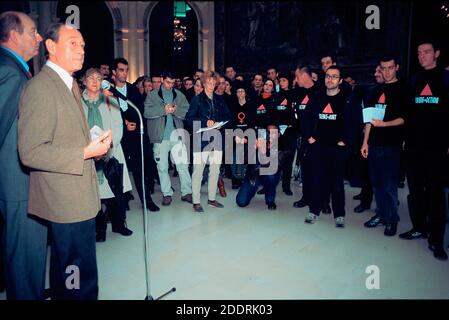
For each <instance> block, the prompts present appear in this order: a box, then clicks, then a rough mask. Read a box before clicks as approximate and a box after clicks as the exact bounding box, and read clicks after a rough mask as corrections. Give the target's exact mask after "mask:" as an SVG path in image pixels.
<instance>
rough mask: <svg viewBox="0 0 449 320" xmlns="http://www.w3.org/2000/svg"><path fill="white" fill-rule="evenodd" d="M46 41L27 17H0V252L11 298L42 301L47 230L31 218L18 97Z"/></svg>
mask: <svg viewBox="0 0 449 320" xmlns="http://www.w3.org/2000/svg"><path fill="white" fill-rule="evenodd" d="M41 41H42V38H41V36H40V35H39V33H38V32H37V30H36V25H35V23H34V22H33V20H31V19H30V18H29V17H28V16H27V15H26V14H24V13H21V12H13V11H8V12H4V13H2V14H0V92H1V94H0V220H2V224H4V228H3V230H2V231H3V232H0V233H3V239H2V240H3V241H1V243H2V244H1V246H0V248H1V250H0V251H1V252H2V264H3V266H4V270H5V271H6V272H5V278H6V297H7V299H12V300H15V299H26V300H31V299H32V300H34V299H42V298H43V294H44V288H45V260H46V250H47V227H46V226H45V224H43V223H42V221H39V219H37V218H35V217H33V216H29V215H28V214H27V206H28V185H29V172H28V171H27V169H26V168H24V167H23V165H22V164H21V162H20V160H19V154H18V151H17V119H18V113H19V108H18V106H19V99H20V94H21V93H22V90H23V87H24V86H25V84H26V82H27V81H28V79H30V76H31V74H30V73H29V67H28V65H27V64H26V61H28V60H30V59H31V58H33V57H34V56H35V55H37V53H38V49H39V44H40V42H41ZM0 231H1V230H0Z"/></svg>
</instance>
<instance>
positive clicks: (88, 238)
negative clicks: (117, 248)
mask: <svg viewBox="0 0 449 320" xmlns="http://www.w3.org/2000/svg"><path fill="white" fill-rule="evenodd" d="M50 231H51V235H52V237H51V238H52V240H51V260H50V288H51V299H52V300H96V299H97V298H98V272H97V256H96V251H95V245H96V242H95V219H89V220H86V221H82V222H76V223H56V222H50Z"/></svg>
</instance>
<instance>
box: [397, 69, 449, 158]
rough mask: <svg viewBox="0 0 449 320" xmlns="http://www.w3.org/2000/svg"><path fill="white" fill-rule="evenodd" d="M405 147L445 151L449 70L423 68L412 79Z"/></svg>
mask: <svg viewBox="0 0 449 320" xmlns="http://www.w3.org/2000/svg"><path fill="white" fill-rule="evenodd" d="M410 87H411V101H410V107H409V108H408V111H407V113H406V119H405V129H406V139H405V141H406V147H409V148H419V149H433V150H440V151H444V150H447V149H448V147H449V72H448V71H445V70H442V69H440V68H434V69H431V70H422V71H421V72H419V73H417V74H416V75H415V76H414V77H413V78H412V80H411V83H410Z"/></svg>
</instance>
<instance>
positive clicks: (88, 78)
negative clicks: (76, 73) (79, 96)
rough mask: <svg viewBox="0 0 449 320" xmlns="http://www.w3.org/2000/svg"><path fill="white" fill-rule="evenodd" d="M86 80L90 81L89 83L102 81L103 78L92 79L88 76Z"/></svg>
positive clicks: (92, 77)
mask: <svg viewBox="0 0 449 320" xmlns="http://www.w3.org/2000/svg"><path fill="white" fill-rule="evenodd" d="M87 80H90V81H102V80H103V78H100V77H94V76H89V77H87Z"/></svg>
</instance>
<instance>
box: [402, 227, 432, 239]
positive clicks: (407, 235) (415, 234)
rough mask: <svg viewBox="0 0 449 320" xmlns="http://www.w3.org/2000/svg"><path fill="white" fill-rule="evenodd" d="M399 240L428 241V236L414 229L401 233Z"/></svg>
mask: <svg viewBox="0 0 449 320" xmlns="http://www.w3.org/2000/svg"><path fill="white" fill-rule="evenodd" d="M399 238H401V239H405V240H415V239H426V238H427V234H426V233H425V232H421V231H417V230H415V229H412V230H410V231H407V232H404V233H401V234H400V235H399Z"/></svg>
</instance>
